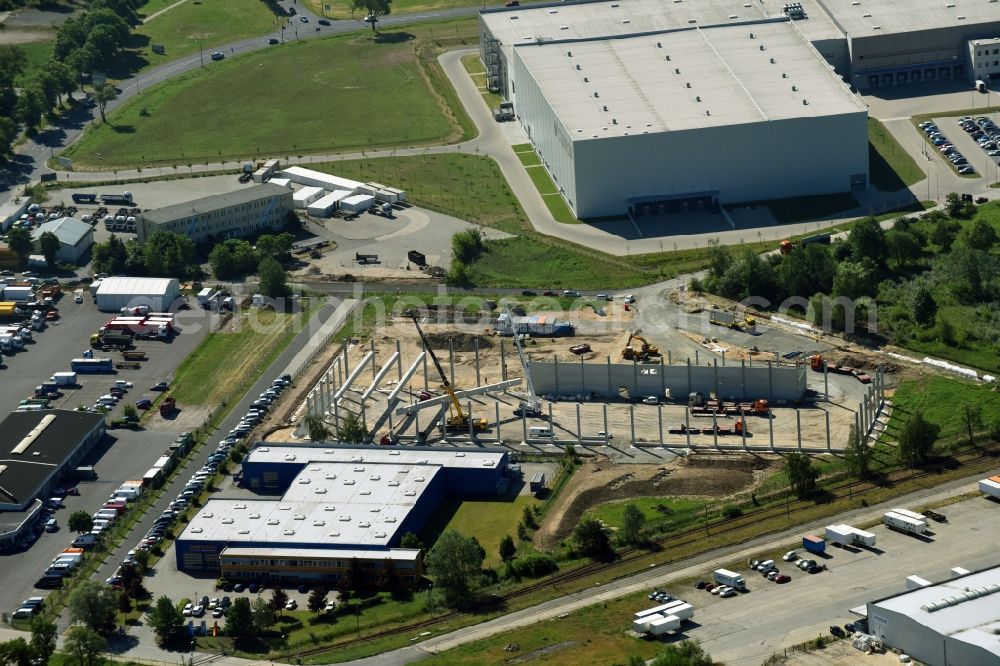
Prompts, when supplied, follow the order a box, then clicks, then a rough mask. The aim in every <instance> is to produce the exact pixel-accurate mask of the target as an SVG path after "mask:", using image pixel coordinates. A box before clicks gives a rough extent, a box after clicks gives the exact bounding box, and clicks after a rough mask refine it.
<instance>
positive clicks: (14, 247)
mask: <svg viewBox="0 0 1000 666" xmlns="http://www.w3.org/2000/svg"><path fill="white" fill-rule="evenodd" d="M0 120H2V119H0ZM7 245H8V247H10V249H11V251H12V252H14V254H16V255H17V260H18V262H19V263H20V264H21V266H22V267H23V266H24V265H25V263H27V261H28V256H29V255H31V254H34V253H35V242H34V240H32V238H31V232H30V231H28V230H27V229H25V228H23V227H18V228H16V229H11V230H10V232H9V233H8V234H7ZM38 250H39V252H40V253H41V254H42V256H43V257H45V263H47V264H48V265H49V267H50V268H51V267H54V266H55V265H56V253H57V252H59V238H58V237H57V236H56V235H55V234H54V233H52V232H51V231H46V232H44V233H43V234H42V235H41V236H39V237H38Z"/></svg>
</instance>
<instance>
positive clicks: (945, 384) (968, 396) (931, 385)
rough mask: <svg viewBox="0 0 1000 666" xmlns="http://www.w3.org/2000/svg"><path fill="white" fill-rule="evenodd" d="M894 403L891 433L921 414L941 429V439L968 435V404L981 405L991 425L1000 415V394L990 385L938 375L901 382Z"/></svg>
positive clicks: (986, 419)
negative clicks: (964, 416)
mask: <svg viewBox="0 0 1000 666" xmlns="http://www.w3.org/2000/svg"><path fill="white" fill-rule="evenodd" d="M892 402H893V405H894V406H893V412H892V419H891V421H890V422H889V428H888V431H889V432H890V433H898V432H899V429H900V428H902V426H903V423H904V422H905V420H906V419H907V418H908V417H909V416H910V415H911V414H913V413H914V412H918V411H919V412H922V413H923V416H924V418H925V419H927V420H928V421H930V422H931V423H936V424H937V425H939V426H941V433H940V436H941V437H949V436H954V435H960V434H962V433H964V432H965V424H964V422H963V420H962V413H961V406H962V405H964V404H971V405H979V407H980V408H981V409H982V413H983V419H984V420H985V421H986V422H987V425H989V423H990V422H991V421H992V420H995V419H996V418H997V415H1000V393H995V392H993V391H991V390H990V388H989V387H988V386H984V385H981V384H972V383H971V382H967V381H963V380H960V379H950V378H948V377H941V376H938V375H932V376H930V377H926V378H924V379H921V380H920V381H915V380H908V381H903V382H900V384H899V387H898V388H897V389H896V394H895V395H894V396H893V398H892Z"/></svg>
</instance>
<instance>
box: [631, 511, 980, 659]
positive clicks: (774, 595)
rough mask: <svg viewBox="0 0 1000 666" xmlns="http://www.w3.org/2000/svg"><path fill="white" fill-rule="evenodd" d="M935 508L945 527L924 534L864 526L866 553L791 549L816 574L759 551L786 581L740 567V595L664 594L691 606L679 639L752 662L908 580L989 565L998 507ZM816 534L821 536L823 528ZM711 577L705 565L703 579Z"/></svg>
mask: <svg viewBox="0 0 1000 666" xmlns="http://www.w3.org/2000/svg"><path fill="white" fill-rule="evenodd" d="M910 508H915V507H910ZM939 511H940V512H941V513H943V514H945V515H946V516H947V518H948V522H947V523H945V524H940V523H933V522H932V523H930V525H929V527H930V530H931V532H932V533H929V534H928V535H925V536H923V537H915V536H910V535H907V534H902V533H899V532H894V531H891V530H888V529H886V528H885V527H883V526H881V525H879V526H876V527H873V528H866V529H867V530H868V531H870V532H873V533H874V534H875V535H876V537H877V542H876V545H875V547H873V548H865V549H862V548H854V547H851V548H832V547H830V544H827V546H828V552H827V553H826V555H827V556H828V557H826V558H824V557H822V556H816V555H811V554H808V553H805V552H804V551H803V550H802V549H801V548H798V549H797V550H798V552H799V553H800V554H802V555H808V556H809V557H810V558H812V559H815V560H816V561H817V562H818V563H819V564H825V565H826V566H827V568H828V570H827V571H825V572H822V573H818V574H813V575H810V574H807V573H804V572H802V571H799V570H798V569H797V568H795V567H794V566H792V565H790V564H788V563H785V562H782V561H780V552H769V553H763V552H762V553H761V554H760V556H761V557H763V556H767V557H768V558H773V559H775V560H776V563H777V565H778V567H779V569H780V570H781V573H783V574H788V575H789V576H791V579H792V580H791V582H789V583H786V584H784V585H778V584H776V583H773V582H771V581H768V580H766V579H764V578H763V577H762V576H761V575H760V574H758V573H756V572H752V571H750V570H749V568H748V566H747V565H746V563H743V564H742V566H741V567H739V568H737V569H736V571H737V572H738V573H740V574H742V575H743V577H744V579H745V580H746V582H747V586H748V587H749V589H750V592H749V593H747V594H740V595H737V596H736V597H733V598H729V599H719V598H718V597H715V596H713V595H712V594H710V593H708V592H704V591H700V590H695V589H694V588H693V586H688V585H684V586H675V587H673V588H671V587H667V588H665V589H667V591H669V592H671V594H674V595H675V596H680V597H681V598H683V599H685V600H686V601H687V602H688V603H691V604H694V606H695V623H694V624H693V625H689V626H691V627H692V628H690V629H687V630H685V631H684V632H683V634H684V636H685V637H688V638H695V639H698V640H699V641H701V643H702V644H703V645H704V646H705V648H706V649H707V650H708V651H709V652H710V653H711V655H712V656H713V657H714V658H715V659H717V660H719V661H724V662H725V663H727V664H746V665H750V664H754V665H756V664H759V663H761V662H762V661H763V660H764V659H766V658H767V657H768V656H770V655H771V654H772V653H773V652H775V651H777V650H779V649H780V648H781V647H784V646H788V645H793V644H796V643H801V642H803V641H806V640H809V639H811V638H815V637H816V636H817V634H828V627H829V626H830V625H834V624H836V625H843V624H844V623H846V622H848V621H853V620H856V619H858V617H857V616H854V615H851V614H850V612H849V610H850V609H851V608H854V607H856V606H861V605H864V604H865V603H866V602H868V601H869V600H872V599H877V598H880V597H884V596H887V595H890V594H894V593H896V592H901V591H903V590H904V589H905V578H906V577H907V576H910V575H914V574H916V575H919V576H921V577H922V578H926V579H928V580H933V581H936V580H943V579H946V578H948V576H949V570H950V569H951V568H952V567H957V566H960V567H964V568H965V569H968V570H970V571H972V570H975V569H978V568H982V567H985V566H991V565H995V564H996V561H997V560H996V554H995V552H994V550H995V548H994V544H993V540H992V539H990V538H989V537H988V534H989V533H990V532H989V529H990V528H989V527H988V526H989V525H995V524H996V521H997V520H998V519H1000V513H998V512H1000V506H998V505H997V504H996V503H994V502H991V501H988V500H985V499H982V498H979V497H977V498H974V499H970V500H967V501H964V502H961V503H958V504H954V505H951V506H947V507H944V508H942V509H939ZM803 533H807V532H803ZM816 533H817V534H820V535H821V536H822V531H819V532H816ZM799 545H801V544H799ZM724 564H725V563H722V562H720V563H717V565H716V566H724ZM711 575H712V572H711V569H710V568H708V567H706V570H705V572H704V578H705V580H711ZM636 610H641V608H636Z"/></svg>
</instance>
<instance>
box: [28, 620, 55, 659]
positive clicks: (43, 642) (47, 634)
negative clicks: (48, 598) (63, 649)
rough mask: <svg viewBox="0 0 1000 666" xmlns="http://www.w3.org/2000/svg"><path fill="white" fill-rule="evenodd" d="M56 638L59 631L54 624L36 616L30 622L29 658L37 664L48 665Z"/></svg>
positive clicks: (53, 651)
mask: <svg viewBox="0 0 1000 666" xmlns="http://www.w3.org/2000/svg"><path fill="white" fill-rule="evenodd" d="M58 636H59V629H58V628H57V627H56V623H55V622H53V621H52V620H50V619H49V618H47V617H45V616H44V615H38V616H36V617H35V618H34V619H32V620H31V656H32V657H33V658H34V659H35V660H36V661H37V662H38V663H41V664H47V663H49V659H50V658H51V657H52V655H53V654H54V653H55V651H56V639H57V638H58Z"/></svg>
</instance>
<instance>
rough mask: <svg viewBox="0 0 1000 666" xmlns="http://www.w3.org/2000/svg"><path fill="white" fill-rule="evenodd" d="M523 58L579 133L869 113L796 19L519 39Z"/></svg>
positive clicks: (583, 136)
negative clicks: (544, 40)
mask: <svg viewBox="0 0 1000 666" xmlns="http://www.w3.org/2000/svg"><path fill="white" fill-rule="evenodd" d="M668 56H669V60H668V59H667V58H668ZM515 58H520V59H521V60H522V61H523V62H524V65H525V67H526V68H527V70H528V71H529V72H530V73H531V75H532V77H533V78H534V79H535V81H536V82H537V83H538V85H539V88H540V89H541V92H542V94H543V95H544V96H545V98H546V99H547V100H548V102H549V104H551V105H552V108H553V111H554V112H555V114H556V115H557V116H558V117H559V119H560V120H561V121H562V123H563V125H564V126H565V127H566V129H567V131H568V132H569V134H570V137H571V138H572V139H573V140H589V139H594V138H601V137H605V136H621V135H626V134H641V133H652V132H666V131H678V130H687V129H698V128H704V127H718V126H724V125H736V124H744V123H754V122H764V121H769V120H784V119H790V118H803V117H806V118H808V117H821V116H827V115H838V114H846V113H865V112H866V108H865V106H864V105H863V104H862V103H861V101H860V100H859V99H858V98H857V97H855V96H854V95H852V94H851V92H850V90H849V89H848V88H847V86H845V85H844V83H843V81H841V80H840V78H839V77H838V76H837V75H836V74H835V73H834V72H833V70H832V69H831V68H830V66H829V65H828V64H827V62H826V61H825V60H823V59H822V57H821V56H820V55H819V54H818V53H817V52H816V51H815V50H814V49H813V48H812V46H811V45H810V44H809V43H807V42H805V41H804V40H803V39H802V38H801V37H800V36H799V35H798V33H797V32H796V30H795V28H794V27H793V26H792V24H791V22H789V21H783V22H768V23H759V24H753V25H740V26H725V27H715V28H706V29H701V28H690V29H682V30H677V31H671V32H662V33H654V34H647V35H641V36H631V37H621V38H612V39H595V40H586V41H578V42H553V43H549V44H544V45H533V46H519V47H517V48H516V49H515ZM772 61H773V62H772Z"/></svg>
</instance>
